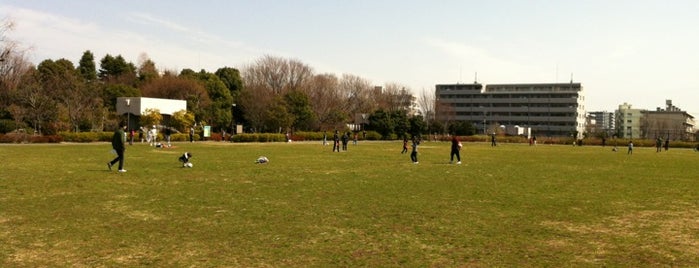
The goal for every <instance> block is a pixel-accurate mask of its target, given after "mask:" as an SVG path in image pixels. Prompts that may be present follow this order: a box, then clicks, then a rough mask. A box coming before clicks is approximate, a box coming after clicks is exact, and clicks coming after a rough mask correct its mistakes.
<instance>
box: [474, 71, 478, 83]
mask: <svg viewBox="0 0 699 268" xmlns="http://www.w3.org/2000/svg"><path fill="white" fill-rule="evenodd" d="M473 83H474V84H478V72H476V74H475V78H474V79H473Z"/></svg>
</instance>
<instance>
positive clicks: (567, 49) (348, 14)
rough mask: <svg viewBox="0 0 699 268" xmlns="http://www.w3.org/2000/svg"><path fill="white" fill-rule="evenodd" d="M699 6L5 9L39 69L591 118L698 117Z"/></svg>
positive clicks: (0, 10)
mask: <svg viewBox="0 0 699 268" xmlns="http://www.w3.org/2000/svg"><path fill="white" fill-rule="evenodd" d="M697 14H699V1H680V0H678V1H643V0H636V1H623V0H620V1H595V0H590V1H580V0H577V1H566V0H561V1H537V0H532V1H512V0H510V1H468V0H463V1H381V0H373V1H369V0H366V1H365V0H356V1H334V0H325V1H320V0H318V1H311V0H299V1H178V0H170V1H160V0H152V1H142V0H141V1H130V0H127V1H70V0H66V1H35V0H21V1H20V0H3V1H2V2H0V16H1V17H2V18H9V19H11V20H12V21H14V22H15V24H16V28H15V30H14V31H13V32H10V33H9V34H8V36H9V37H10V38H11V39H13V40H16V41H19V42H20V43H21V45H23V46H25V47H31V52H30V57H31V58H30V59H31V60H32V61H33V62H34V63H37V64H38V63H39V62H40V61H42V60H44V59H54V60H55V59H59V58H66V59H69V60H71V61H73V62H74V63H75V64H76V65H77V62H78V60H79V58H80V57H81V56H82V53H83V52H84V51H86V50H91V51H92V52H93V53H94V54H95V57H96V58H97V59H101V58H102V57H104V56H105V55H106V54H111V55H119V54H120V55H122V56H124V57H125V58H126V59H127V60H128V61H131V62H134V63H135V64H137V63H138V59H139V55H141V54H142V53H145V54H147V55H148V57H149V58H151V59H152V60H153V61H154V62H155V63H156V66H157V67H158V68H160V69H169V70H176V71H179V70H181V69H184V68H190V69H194V70H199V69H206V70H207V71H211V72H213V71H215V70H216V69H218V68H220V67H235V68H239V69H242V68H243V67H244V66H245V65H248V64H251V63H253V62H254V61H255V60H257V59H259V58H260V57H262V56H264V55H272V56H279V57H285V58H293V59H296V60H299V61H301V62H304V63H306V64H308V65H309V66H311V67H312V68H314V71H315V72H316V73H333V74H336V75H338V76H341V75H342V74H343V73H347V74H353V75H357V76H360V77H363V78H366V79H368V80H370V81H371V82H373V83H374V84H376V85H383V84H385V83H393V82H395V83H399V84H402V85H405V86H406V87H408V88H410V89H412V90H413V92H415V93H416V94H418V93H421V92H422V91H423V90H426V91H428V92H433V90H434V85H435V84H443V83H456V82H461V83H472V82H473V81H474V79H475V77H476V73H477V77H478V82H481V83H484V84H501V83H551V82H568V81H570V79H571V76H572V78H573V80H574V81H575V82H580V83H582V84H583V87H584V90H585V95H586V108H587V110H588V111H597V110H607V111H612V110H614V109H616V108H617V107H618V105H619V104H622V103H624V102H627V103H630V104H632V105H633V107H634V108H643V109H655V107H663V106H664V104H665V100H666V99H672V100H673V103H674V104H675V106H678V107H680V108H681V109H683V110H685V111H688V112H690V113H691V114H693V115H694V116H699V107H698V106H697V105H699V104H698V103H697V100H698V99H699V98H698V97H699V73H698V72H699V53H698V50H699V30H697V29H696V27H697V26H699V16H697Z"/></svg>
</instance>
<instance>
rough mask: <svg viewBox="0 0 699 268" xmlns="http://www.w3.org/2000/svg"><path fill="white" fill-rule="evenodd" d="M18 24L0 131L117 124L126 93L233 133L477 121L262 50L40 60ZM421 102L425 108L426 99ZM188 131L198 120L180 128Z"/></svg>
mask: <svg viewBox="0 0 699 268" xmlns="http://www.w3.org/2000/svg"><path fill="white" fill-rule="evenodd" d="M11 28H12V23H11V22H8V21H4V22H3V24H2V25H0V42H2V56H1V57H0V132H2V133H7V132H10V131H15V130H17V129H29V130H33V131H35V132H37V133H39V134H55V133H58V132H62V131H71V132H85V131H105V130H110V129H114V128H115V127H116V125H117V124H118V123H119V121H123V120H124V115H118V114H116V110H115V109H116V103H115V102H116V99H117V98H118V97H152V98H165V99H179V100H186V102H187V111H186V115H178V116H188V117H190V118H193V120H192V121H193V122H195V123H196V124H205V125H210V126H212V128H213V130H214V131H221V130H223V131H227V132H229V133H231V131H232V130H233V127H234V125H238V124H240V125H243V126H244V127H245V132H273V133H280V132H288V131H333V130H342V131H344V130H348V126H349V125H351V124H354V123H360V124H361V128H362V129H366V130H375V131H377V132H379V133H380V134H382V135H383V136H384V137H391V136H393V137H396V136H402V135H407V134H412V135H419V134H421V133H427V132H430V133H432V132H440V133H442V132H446V131H450V132H453V133H455V132H461V133H462V135H464V134H468V133H463V132H464V131H469V130H468V129H469V127H470V128H472V126H470V124H468V125H466V126H464V125H463V124H457V123H454V124H450V125H449V126H447V125H446V124H445V123H444V122H436V121H435V120H432V119H431V118H433V115H434V114H435V112H434V107H435V105H434V94H427V93H425V92H423V94H422V96H420V98H419V99H418V98H416V97H415V96H413V95H412V94H411V91H410V89H409V88H407V87H405V86H403V85H400V84H398V83H386V84H384V85H383V86H374V85H373V84H372V83H371V82H370V81H369V80H367V79H364V78H361V77H359V76H356V75H351V74H342V75H340V76H338V75H335V74H331V73H316V72H315V71H314V69H313V68H312V67H310V66H309V65H307V64H305V63H303V62H301V61H299V60H296V59H289V58H281V57H275V56H270V55H265V56H262V57H261V58H259V59H257V60H256V61H254V62H253V63H251V64H249V65H247V66H244V67H243V68H241V69H237V68H233V67H221V68H219V69H217V70H216V71H214V72H208V71H206V70H204V69H202V70H200V71H194V70H192V69H183V70H181V71H179V72H176V71H172V70H160V69H158V68H157V67H156V64H155V62H154V61H153V60H151V59H150V58H149V57H148V56H147V55H146V54H141V55H140V57H139V58H138V61H137V64H134V63H132V62H129V61H127V60H126V59H124V57H122V56H121V55H116V56H114V55H111V54H107V55H105V56H104V57H102V58H101V59H99V60H98V61H97V60H96V58H95V55H94V54H93V53H92V52H91V51H90V50H87V51H85V52H84V53H83V54H82V57H81V58H80V60H79V62H78V63H77V65H75V64H74V63H73V62H71V61H70V60H67V59H64V58H61V59H56V60H54V59H46V60H43V61H41V62H40V63H39V64H38V65H36V66H34V65H33V64H32V63H30V62H29V61H28V60H27V53H28V50H23V49H21V48H20V47H19V46H18V45H17V43H15V42H13V41H12V40H9V39H8V38H7V37H6V32H7V31H8V30H10V29H11ZM418 104H419V105H418ZM178 127H179V128H181V129H179V130H180V131H184V129H186V128H188V127H190V126H187V125H180V126H178Z"/></svg>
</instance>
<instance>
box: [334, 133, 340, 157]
mask: <svg viewBox="0 0 699 268" xmlns="http://www.w3.org/2000/svg"><path fill="white" fill-rule="evenodd" d="M335 149H337V151H338V152H340V132H339V131H337V130H335V134H333V152H335Z"/></svg>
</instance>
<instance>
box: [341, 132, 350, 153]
mask: <svg viewBox="0 0 699 268" xmlns="http://www.w3.org/2000/svg"><path fill="white" fill-rule="evenodd" d="M347 143H349V132H345V133H343V134H342V150H343V151H347Z"/></svg>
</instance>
